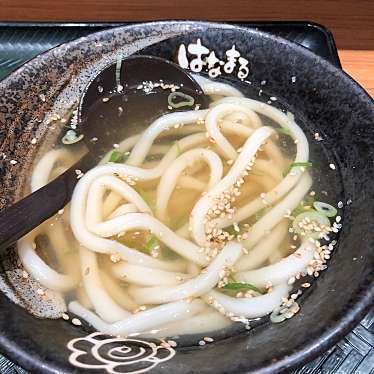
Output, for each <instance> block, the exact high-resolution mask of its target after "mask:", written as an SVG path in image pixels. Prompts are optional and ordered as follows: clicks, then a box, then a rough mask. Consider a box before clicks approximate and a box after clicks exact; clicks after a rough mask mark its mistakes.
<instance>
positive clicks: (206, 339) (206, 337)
mask: <svg viewBox="0 0 374 374" xmlns="http://www.w3.org/2000/svg"><path fill="white" fill-rule="evenodd" d="M204 340H205V341H206V342H207V343H211V342H213V341H214V339H213V338H211V337H209V336H205V337H204Z"/></svg>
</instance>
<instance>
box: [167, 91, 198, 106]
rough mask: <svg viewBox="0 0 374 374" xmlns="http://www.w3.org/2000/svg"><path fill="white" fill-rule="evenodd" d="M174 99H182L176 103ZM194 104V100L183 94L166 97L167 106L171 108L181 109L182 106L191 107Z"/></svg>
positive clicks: (176, 93)
mask: <svg viewBox="0 0 374 374" xmlns="http://www.w3.org/2000/svg"><path fill="white" fill-rule="evenodd" d="M176 99H182V101H178V102H176ZM194 103H195V99H194V98H193V97H192V96H190V95H187V94H185V93H183V92H172V93H171V94H170V95H169V96H168V104H169V105H170V106H171V107H172V108H181V107H183V106H193V105H194Z"/></svg>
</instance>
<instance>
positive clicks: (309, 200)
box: [292, 195, 314, 217]
mask: <svg viewBox="0 0 374 374" xmlns="http://www.w3.org/2000/svg"><path fill="white" fill-rule="evenodd" d="M313 203H314V197H313V196H310V195H307V196H306V197H305V198H304V200H303V201H302V202H301V203H300V204H299V205H298V206H297V207H296V208H295V209H294V210H293V211H292V215H293V216H294V217H296V216H298V215H299V214H300V213H304V212H307V211H309V210H310V209H312V205H313Z"/></svg>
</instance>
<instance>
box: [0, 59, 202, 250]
mask: <svg viewBox="0 0 374 374" xmlns="http://www.w3.org/2000/svg"><path fill="white" fill-rule="evenodd" d="M150 82H152V83H153V85H152V83H150ZM154 83H156V87H155V85H154ZM170 85H176V86H179V87H180V88H179V89H178V90H177V91H178V92H181V93H182V94H187V95H188V96H189V97H191V98H193V107H191V106H189V107H187V108H186V107H182V108H181V109H184V110H186V109H189V110H191V109H193V108H195V107H196V105H197V106H198V107H199V108H206V107H207V105H208V101H207V97H206V96H205V95H204V93H203V91H202V89H201V87H200V86H199V85H198V84H197V83H196V81H195V80H194V79H193V78H192V77H191V76H190V75H189V74H188V73H187V72H186V71H185V70H183V69H182V68H180V67H179V66H178V65H176V64H174V63H171V62H169V61H167V60H164V59H161V58H158V57H153V56H133V57H128V58H126V59H124V60H122V61H118V62H117V64H112V65H110V66H109V67H106V68H105V69H104V70H102V71H101V72H100V73H99V74H98V75H97V76H96V77H95V79H93V80H92V81H91V82H90V83H89V84H88V85H87V87H86V89H85V91H84V93H83V95H82V97H81V99H80V103H79V107H78V126H77V131H80V132H81V134H83V135H84V137H83V140H84V142H85V145H86V146H87V148H88V153H86V154H85V155H84V156H83V157H82V158H81V159H80V160H79V161H78V162H76V163H75V164H74V165H73V166H71V167H70V168H69V169H68V170H67V171H65V172H64V173H63V174H61V175H60V176H58V177H57V178H55V179H54V180H53V181H51V182H50V183H48V184H47V185H46V186H44V187H42V188H40V189H39V190H37V191H35V192H34V193H32V194H31V195H29V196H27V197H25V198H24V199H22V200H20V201H18V202H17V203H15V204H13V205H12V206H10V207H8V208H6V209H3V210H2V211H1V212H0V250H3V249H5V248H7V247H8V246H9V245H10V244H12V243H14V242H15V241H17V240H18V239H20V238H21V237H22V236H23V235H25V234H27V233H28V232H29V231H31V230H32V229H33V228H35V227H36V226H38V225H40V224H41V223H42V222H43V221H45V220H46V219H47V218H49V217H51V216H52V215H54V214H55V213H56V212H57V211H58V210H60V209H62V208H63V207H64V206H65V205H66V204H67V203H68V202H69V201H70V199H71V195H72V192H73V189H74V187H75V185H76V184H77V182H78V179H77V174H76V170H80V171H82V172H83V173H84V172H85V171H87V170H89V169H90V168H92V167H93V166H95V165H96V164H97V162H98V160H99V159H100V158H101V157H102V156H103V154H105V153H106V152H108V151H109V150H110V149H111V148H113V144H116V143H119V142H120V141H121V140H123V139H124V137H125V134H126V126H128V125H129V124H134V123H136V124H144V123H150V122H152V121H153V120H154V119H156V118H157V117H159V116H160V115H162V114H165V113H167V112H170V105H169V104H170V103H168V97H169V95H170V93H171V86H170ZM182 96H183V95H182ZM169 99H170V98H169ZM175 99H176V101H178V98H177V97H176V98H175ZM182 100H183V98H182ZM190 101H192V100H190Z"/></svg>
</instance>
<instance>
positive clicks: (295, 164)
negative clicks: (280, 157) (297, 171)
mask: <svg viewBox="0 0 374 374" xmlns="http://www.w3.org/2000/svg"><path fill="white" fill-rule="evenodd" d="M312 166H313V164H312V163H311V162H309V161H308V162H293V163H292V164H290V166H289V167H288V169H287V171H285V172H284V173H283V176H284V177H285V176H286V175H287V174H288V173H289V172H290V171H291V169H292V168H298V167H302V168H311V167H312Z"/></svg>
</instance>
